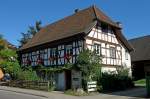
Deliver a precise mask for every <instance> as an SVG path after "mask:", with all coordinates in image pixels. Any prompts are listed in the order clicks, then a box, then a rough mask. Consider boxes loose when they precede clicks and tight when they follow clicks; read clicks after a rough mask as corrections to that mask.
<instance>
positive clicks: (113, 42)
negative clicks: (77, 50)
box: [85, 27, 131, 72]
mask: <svg viewBox="0 0 150 99" xmlns="http://www.w3.org/2000/svg"><path fill="white" fill-rule="evenodd" d="M85 42H86V47H87V48H88V49H90V50H92V51H94V50H95V51H96V52H97V54H101V55H102V64H103V67H102V72H108V71H115V72H116V66H127V67H128V68H131V58H130V54H129V52H128V51H127V49H126V48H125V47H124V46H123V45H122V43H120V41H119V40H118V39H117V38H116V35H115V34H114V31H113V30H111V28H110V27H109V28H108V30H107V31H105V30H102V29H101V27H97V28H95V27H94V28H93V29H92V30H91V32H90V33H89V34H88V36H87V37H86V41H85Z"/></svg>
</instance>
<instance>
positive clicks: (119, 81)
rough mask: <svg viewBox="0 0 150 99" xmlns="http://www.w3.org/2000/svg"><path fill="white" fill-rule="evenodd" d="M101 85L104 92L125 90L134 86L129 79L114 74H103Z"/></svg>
mask: <svg viewBox="0 0 150 99" xmlns="http://www.w3.org/2000/svg"><path fill="white" fill-rule="evenodd" d="M101 85H102V87H103V90H105V91H115V90H125V89H127V88H131V87H133V86H134V83H133V80H132V78H131V77H129V76H126V75H119V74H114V73H103V74H102V78H101Z"/></svg>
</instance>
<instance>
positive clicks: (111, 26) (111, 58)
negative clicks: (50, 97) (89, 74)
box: [19, 6, 133, 89]
mask: <svg viewBox="0 0 150 99" xmlns="http://www.w3.org/2000/svg"><path fill="white" fill-rule="evenodd" d="M87 48H88V49H90V50H96V52H97V54H99V55H102V56H103V59H102V64H103V67H102V71H103V72H108V71H116V66H118V67H119V66H127V67H128V68H131V60H130V51H132V50H133V49H132V47H131V46H130V44H129V43H128V41H127V40H126V39H125V37H124V36H123V34H122V32H121V27H120V25H119V24H117V23H115V22H113V21H112V20H111V19H110V18H109V17H108V16H106V15H105V14H104V13H103V12H102V11H101V10H99V9H98V8H96V7H95V6H91V7H89V8H87V9H84V10H75V13H74V14H73V15H71V16H68V17H65V18H63V19H62V20H59V21H57V22H54V23H52V24H50V25H47V26H45V27H44V28H42V29H41V30H40V32H39V33H37V34H36V35H35V36H34V37H33V38H32V39H31V40H30V41H29V42H28V43H27V44H25V45H24V46H23V47H22V48H20V50H19V53H20V59H21V60H20V62H21V64H22V65H23V66H27V65H32V66H34V67H35V66H37V65H38V62H39V61H38V60H39V59H40V60H42V63H43V65H44V66H45V67H47V68H48V67H55V66H64V64H66V63H68V62H69V63H76V58H77V56H78V55H79V53H80V52H81V51H83V49H87ZM29 61H30V62H29ZM29 63H30V64H29ZM74 75H76V76H77V75H80V73H77V72H74V71H69V72H68V71H66V72H63V73H59V74H56V84H57V86H58V87H59V88H61V89H63V88H69V87H71V82H72V83H73V82H74V79H73V77H74ZM75 80H79V79H75ZM79 81H80V80H79Z"/></svg>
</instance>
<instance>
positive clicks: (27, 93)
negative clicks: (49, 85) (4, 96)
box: [0, 86, 48, 98]
mask: <svg viewBox="0 0 150 99" xmlns="http://www.w3.org/2000/svg"><path fill="white" fill-rule="evenodd" d="M1 87H2V86H1ZM1 87H0V90H3V91H10V92H15V93H22V94H26V95H33V96H39V97H44V98H48V96H46V95H39V94H34V93H29V92H21V91H15V90H12V89H4V88H1ZM3 87H4V86H3ZM6 88H9V87H6ZM10 88H11V87H10ZM12 88H14V87H12ZM20 89H21V88H20ZM29 90H30V89H29Z"/></svg>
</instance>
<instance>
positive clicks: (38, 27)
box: [19, 21, 42, 47]
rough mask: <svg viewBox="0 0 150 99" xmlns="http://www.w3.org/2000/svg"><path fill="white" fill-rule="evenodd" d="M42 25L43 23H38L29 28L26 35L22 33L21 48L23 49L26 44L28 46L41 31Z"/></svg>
mask: <svg viewBox="0 0 150 99" xmlns="http://www.w3.org/2000/svg"><path fill="white" fill-rule="evenodd" d="M41 24H42V23H41V21H36V23H35V26H29V29H28V30H27V32H26V33H21V35H22V37H21V39H20V40H19V43H20V46H19V47H22V46H23V45H24V44H26V43H27V42H28V41H29V40H30V39H31V38H32V37H33V36H34V35H35V34H36V33H37V32H39V31H40V30H41V28H42V27H41Z"/></svg>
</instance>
